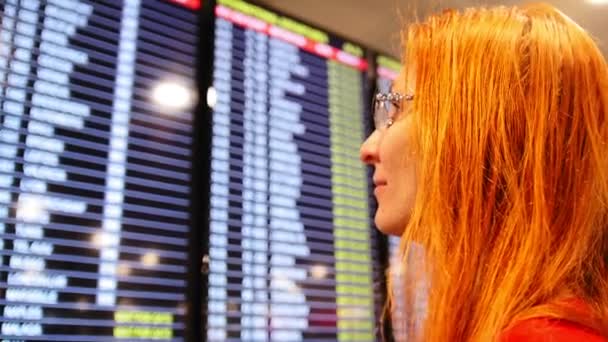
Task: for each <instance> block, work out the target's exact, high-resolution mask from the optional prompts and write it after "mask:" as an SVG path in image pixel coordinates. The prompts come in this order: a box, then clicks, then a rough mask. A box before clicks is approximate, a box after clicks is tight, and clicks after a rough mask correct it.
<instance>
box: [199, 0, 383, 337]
mask: <svg viewBox="0 0 608 342" xmlns="http://www.w3.org/2000/svg"><path fill="white" fill-rule="evenodd" d="M215 14H216V19H215V23H214V25H215V37H214V71H213V88H212V91H211V92H210V95H211V96H208V99H210V103H211V104H214V106H213V114H212V115H213V118H212V126H213V129H212V151H211V175H210V183H211V198H210V201H211V203H210V204H211V205H210V226H209V256H210V263H209V266H210V273H209V292H208V305H207V329H206V333H207V338H208V340H209V341H248V340H255V341H355V340H357V341H371V340H374V339H375V335H376V321H377V317H376V314H375V313H376V304H377V301H376V294H377V293H376V292H375V291H374V278H376V274H375V268H374V265H376V264H377V262H378V255H377V252H378V248H377V241H376V239H375V232H374V231H373V230H372V229H371V227H370V222H369V193H368V177H367V173H366V168H365V166H364V165H363V164H362V163H361V162H360V160H359V153H358V150H359V145H360V144H361V142H362V141H363V138H364V136H365V131H366V127H365V122H366V119H367V116H368V115H369V111H368V103H367V101H365V100H364V99H366V98H367V97H368V82H367V62H366V60H365V59H364V58H363V50H362V49H361V48H360V47H358V46H357V45H355V44H352V43H349V42H345V41H343V40H340V39H338V38H336V37H334V36H332V35H329V34H327V33H326V32H323V31H321V30H318V29H316V28H313V27H310V26H308V25H305V24H302V23H300V22H298V21H296V20H293V19H291V18H287V17H284V16H282V15H279V14H277V13H274V12H272V11H269V10H267V9H264V8H261V7H258V6H254V5H251V4H248V3H245V2H243V1H239V0H222V1H218V5H217V7H216V8H215Z"/></svg>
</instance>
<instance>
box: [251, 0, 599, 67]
mask: <svg viewBox="0 0 608 342" xmlns="http://www.w3.org/2000/svg"><path fill="white" fill-rule="evenodd" d="M255 2H256V3H258V4H261V5H265V6H268V7H270V8H272V9H275V10H278V11H280V12H282V13H283V14H286V15H289V16H293V17H295V18H296V19H300V20H302V21H304V22H305V23H308V24H311V25H315V26H319V28H322V29H325V30H328V31H329V32H332V33H335V34H338V35H340V36H342V37H344V38H346V39H349V40H351V41H353V42H355V43H359V44H361V45H363V46H366V47H369V48H371V49H374V50H376V51H378V52H382V53H385V54H389V55H392V56H395V57H399V39H400V38H399V30H400V27H401V26H402V23H403V22H406V21H407V18H412V17H413V16H414V15H416V13H417V15H418V16H419V17H424V16H425V15H426V14H428V13H430V12H434V11H437V10H440V9H442V8H462V7H469V6H475V5H515V4H522V3H525V2H529V1H521V0H501V1H499V0H430V1H427V0H257V1H255ZM544 2H547V3H550V4H553V5H554V6H556V7H557V8H559V9H560V10H561V11H562V12H564V13H565V14H566V15H568V16H570V17H571V18H572V19H574V20H575V21H576V22H578V23H579V25H581V26H582V27H583V28H585V29H586V30H588V31H589V32H590V33H591V34H592V35H593V36H594V37H595V38H596V40H597V41H598V43H599V45H600V46H601V48H602V50H603V51H604V53H605V54H606V55H608V4H607V5H591V4H589V3H588V2H587V1H586V0H545V1H544ZM429 3H431V4H434V5H429Z"/></svg>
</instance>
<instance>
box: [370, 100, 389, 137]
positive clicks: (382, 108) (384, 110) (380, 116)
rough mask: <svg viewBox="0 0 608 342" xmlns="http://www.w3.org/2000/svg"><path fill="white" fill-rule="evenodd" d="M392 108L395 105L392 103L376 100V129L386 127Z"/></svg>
mask: <svg viewBox="0 0 608 342" xmlns="http://www.w3.org/2000/svg"><path fill="white" fill-rule="evenodd" d="M392 106H393V104H392V103H391V101H387V100H385V99H383V100H378V99H376V98H374V125H375V126H376V129H383V128H385V127H386V123H387V121H388V119H389V114H390V112H391V110H392Z"/></svg>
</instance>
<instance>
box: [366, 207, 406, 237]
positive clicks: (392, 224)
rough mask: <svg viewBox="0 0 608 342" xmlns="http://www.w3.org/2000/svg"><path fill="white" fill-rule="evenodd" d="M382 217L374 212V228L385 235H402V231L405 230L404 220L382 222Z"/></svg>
mask: <svg viewBox="0 0 608 342" xmlns="http://www.w3.org/2000/svg"><path fill="white" fill-rule="evenodd" d="M381 216H382V215H381V214H380V213H378V212H376V218H375V220H374V221H375V223H376V227H377V228H378V230H379V231H381V232H382V233H384V234H386V235H394V236H401V235H403V231H404V230H405V226H406V223H407V221H406V220H403V221H401V220H399V221H392V220H390V221H389V220H383V218H382V217H381Z"/></svg>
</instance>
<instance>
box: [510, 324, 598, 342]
mask: <svg viewBox="0 0 608 342" xmlns="http://www.w3.org/2000/svg"><path fill="white" fill-rule="evenodd" d="M570 341H575V342H583V341H585V342H608V339H606V338H604V337H602V336H600V335H598V334H597V333H596V332H594V331H592V330H590V329H587V328H585V327H582V326H580V325H578V324H575V323H571V322H568V321H563V320H554V319H548V318H534V319H529V320H525V321H522V322H520V323H517V324H516V325H515V326H514V327H513V328H511V329H509V330H507V331H505V332H504V333H503V335H502V336H501V338H500V342H570Z"/></svg>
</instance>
